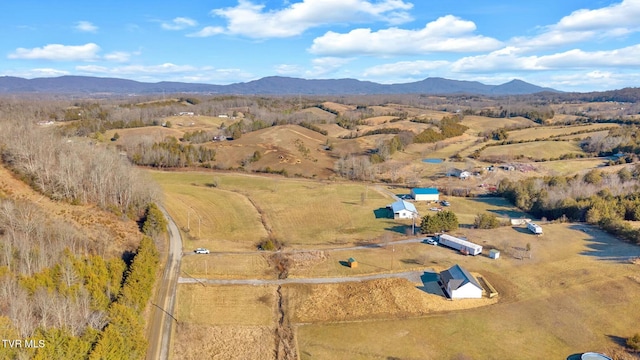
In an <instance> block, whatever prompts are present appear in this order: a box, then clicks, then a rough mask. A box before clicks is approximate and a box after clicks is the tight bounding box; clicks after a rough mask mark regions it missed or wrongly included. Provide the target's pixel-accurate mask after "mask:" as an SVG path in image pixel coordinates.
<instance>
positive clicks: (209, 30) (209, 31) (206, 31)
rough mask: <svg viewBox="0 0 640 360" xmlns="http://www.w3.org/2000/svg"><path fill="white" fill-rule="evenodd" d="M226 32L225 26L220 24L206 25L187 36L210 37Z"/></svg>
mask: <svg viewBox="0 0 640 360" xmlns="http://www.w3.org/2000/svg"><path fill="white" fill-rule="evenodd" d="M224 32H225V30H224V28H223V27H220V26H206V27H204V28H203V29H202V30H200V31H198V32H195V33H192V34H189V35H187V36H190V37H209V36H214V35H218V34H223V33H224Z"/></svg>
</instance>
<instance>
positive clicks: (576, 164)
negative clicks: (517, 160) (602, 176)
mask: <svg viewBox="0 0 640 360" xmlns="http://www.w3.org/2000/svg"><path fill="white" fill-rule="evenodd" d="M605 161H606V159H602V158H596V159H572V160H556V161H545V162H541V163H537V164H536V167H537V168H539V169H540V170H541V172H542V173H544V172H545V170H546V172H547V173H549V174H552V175H568V174H575V173H578V172H580V171H582V170H585V169H592V168H597V167H599V166H602V164H604V162H605Z"/></svg>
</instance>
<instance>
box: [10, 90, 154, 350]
mask: <svg viewBox="0 0 640 360" xmlns="http://www.w3.org/2000/svg"><path fill="white" fill-rule="evenodd" d="M60 104H61V103H60V102H47V101H43V102H42V103H41V104H39V105H40V106H38V103H34V102H30V101H24V102H19V101H14V100H6V99H4V100H0V156H1V159H2V164H3V166H5V167H6V168H8V169H10V170H11V171H12V172H14V173H15V174H16V177H18V178H20V179H21V180H23V181H24V182H25V183H26V184H27V185H29V186H31V187H32V188H33V189H34V190H35V191H37V192H39V193H41V194H42V197H45V196H46V197H48V198H50V199H52V200H53V201H54V202H60V203H65V204H70V205H68V206H76V205H82V206H84V209H87V208H91V207H92V208H93V209H95V210H96V211H109V212H112V213H114V214H116V216H115V218H119V219H121V221H123V222H131V223H132V225H133V226H134V227H135V225H136V224H135V223H134V222H135V221H141V229H142V230H143V231H144V233H145V234H147V235H149V236H156V237H160V236H164V235H163V233H164V231H165V227H166V222H163V220H164V219H163V218H162V219H160V218H159V217H162V215H161V213H160V215H159V211H158V209H157V207H155V205H154V204H153V202H154V201H157V200H158V199H159V191H158V190H157V189H156V187H155V186H154V185H153V184H151V183H149V182H148V181H147V179H146V177H145V176H143V174H142V173H141V172H139V171H137V170H136V169H135V168H134V167H133V166H132V165H131V164H130V163H129V162H128V161H127V159H126V158H123V157H122V156H121V155H119V154H118V153H117V152H115V149H110V148H108V147H106V146H103V145H100V144H97V143H95V142H94V141H92V140H91V139H89V138H81V139H79V138H67V137H65V132H62V133H59V132H57V131H55V129H53V128H43V127H38V126H37V125H35V123H36V121H37V120H40V119H41V116H46V115H47V114H49V115H51V114H55V113H56V111H57V110H56V106H60ZM61 113H62V114H64V112H61ZM52 116H53V115H52ZM96 207H97V208H96ZM100 209H101V210H100ZM81 225H82V224H81V223H79V222H78V221H77V219H75V220H73V221H72V220H71V219H66V218H65V217H64V216H53V214H50V213H48V212H46V211H45V210H44V209H43V208H42V207H41V205H40V204H38V202H37V201H32V200H29V198H22V197H16V196H14V195H13V194H12V189H8V188H2V189H0V335H1V336H2V338H3V339H25V340H26V339H35V341H36V342H35V346H33V347H28V348H25V347H24V346H23V347H20V348H18V347H14V348H9V347H7V346H5V347H4V349H3V352H2V358H7V359H23V358H33V359H87V358H89V359H104V358H110V359H124V358H128V359H141V358H143V357H144V356H145V353H146V340H145V336H144V319H143V314H144V309H145V307H146V305H147V303H148V300H149V297H150V296H151V292H152V288H153V286H154V283H155V279H156V274H157V272H158V261H159V254H158V251H157V249H156V245H155V242H154V240H152V238H151V237H149V236H145V235H142V234H140V235H137V236H136V238H135V239H133V238H129V239H128V242H129V244H137V245H136V246H137V248H136V247H133V248H131V247H125V246H124V245H123V244H120V245H119V246H120V248H117V246H118V245H115V244H114V239H113V238H112V235H111V234H110V233H109V232H108V231H103V232H100V231H98V232H95V229H94V230H93V231H94V233H91V234H90V233H87V232H86V230H87V229H85V228H83V227H82V226H81ZM100 226H102V225H100ZM98 230H99V228H98ZM123 236H124V235H123ZM126 236H131V235H126ZM140 238H141V239H142V240H140ZM132 250H133V253H131V254H129V252H130V251H132Z"/></svg>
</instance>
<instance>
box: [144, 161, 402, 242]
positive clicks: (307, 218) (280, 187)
mask: <svg viewBox="0 0 640 360" xmlns="http://www.w3.org/2000/svg"><path fill="white" fill-rule="evenodd" d="M152 176H153V178H154V179H155V180H156V181H158V182H159V183H160V185H161V186H162V188H163V190H164V193H165V203H166V204H167V208H168V210H169V211H170V213H171V214H172V216H173V217H174V220H175V221H176V222H177V224H178V226H179V227H180V228H183V229H186V228H187V225H189V226H188V227H190V229H191V230H190V233H189V234H190V235H191V237H192V238H191V239H188V240H187V241H186V243H185V248H186V249H191V248H193V247H200V246H203V247H209V248H210V249H211V250H216V251H220V250H224V251H233V250H249V249H255V244H257V243H258V241H260V240H261V239H262V238H265V237H266V236H268V234H269V233H271V234H272V235H273V236H275V237H276V238H278V239H280V240H281V241H284V242H285V243H286V244H287V245H288V247H291V248H296V247H309V246H312V247H315V248H322V247H327V246H336V245H341V244H350V243H354V242H360V241H369V240H371V239H375V238H378V237H380V236H381V235H382V234H383V233H385V232H387V231H390V230H391V231H393V227H394V226H396V223H395V222H394V221H393V220H391V219H381V218H376V214H375V213H374V211H375V210H378V209H380V208H384V207H385V206H386V205H388V204H389V203H391V202H392V199H391V198H390V197H388V196H385V195H383V194H381V193H379V192H377V191H375V189H374V188H373V187H369V186H367V185H366V184H356V183H323V182H316V181H307V180H298V179H288V178H282V177H261V176H244V175H241V174H220V173H216V174H215V175H214V174H211V173H203V172H188V173H176V172H152ZM214 182H216V183H217V184H218V185H217V186H216V187H213V186H211V184H213V183H214ZM363 199H364V202H363ZM317 219H322V221H317ZM188 222H189V224H187V223H188ZM267 229H268V230H267ZM195 238H198V239H195Z"/></svg>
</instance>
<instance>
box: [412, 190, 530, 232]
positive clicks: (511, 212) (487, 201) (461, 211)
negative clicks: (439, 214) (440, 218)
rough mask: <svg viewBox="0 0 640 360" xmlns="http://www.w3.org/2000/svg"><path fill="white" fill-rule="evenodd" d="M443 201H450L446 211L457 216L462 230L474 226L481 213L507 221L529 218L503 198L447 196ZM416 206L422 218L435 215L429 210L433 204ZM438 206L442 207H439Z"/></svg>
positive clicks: (422, 203)
mask: <svg viewBox="0 0 640 360" xmlns="http://www.w3.org/2000/svg"><path fill="white" fill-rule="evenodd" d="M443 199H445V200H449V202H450V203H451V206H450V207H448V208H445V209H446V210H450V211H453V212H454V213H455V214H456V216H457V217H458V223H459V224H460V226H461V227H462V228H467V227H470V226H472V225H473V222H474V220H475V218H476V216H477V215H478V214H481V213H491V214H495V215H496V216H498V218H501V219H505V220H508V219H509V218H521V217H528V216H527V214H525V213H523V212H522V211H520V210H518V208H516V207H515V206H513V205H512V204H511V203H509V202H508V201H507V200H505V199H503V198H460V197H446V196H445V197H443ZM415 204H416V209H417V210H418V211H419V212H420V215H421V216H424V215H427V214H430V215H431V214H434V212H433V211H430V210H429V209H430V208H432V207H433V206H434V205H433V204H428V203H424V202H416V203H415ZM436 206H438V207H441V206H439V205H436Z"/></svg>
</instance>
